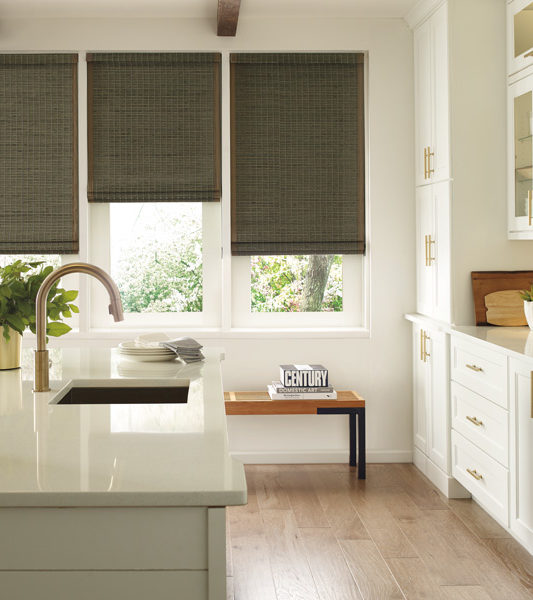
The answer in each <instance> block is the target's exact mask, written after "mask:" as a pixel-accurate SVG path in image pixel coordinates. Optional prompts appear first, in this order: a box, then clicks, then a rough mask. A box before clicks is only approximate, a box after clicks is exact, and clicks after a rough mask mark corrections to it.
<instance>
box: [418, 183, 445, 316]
mask: <svg viewBox="0 0 533 600" xmlns="http://www.w3.org/2000/svg"><path fill="white" fill-rule="evenodd" d="M450 193H451V185H450V182H447V181H444V182H441V183H437V184H434V185H429V186H422V187H419V188H417V190H416V202H417V210H416V214H417V227H416V231H417V233H416V235H417V252H416V256H417V310H418V312H419V313H421V314H424V315H427V316H429V317H433V318H435V319H438V320H440V321H449V320H450V319H451V294H450V277H451V274H450V268H451V260H450Z"/></svg>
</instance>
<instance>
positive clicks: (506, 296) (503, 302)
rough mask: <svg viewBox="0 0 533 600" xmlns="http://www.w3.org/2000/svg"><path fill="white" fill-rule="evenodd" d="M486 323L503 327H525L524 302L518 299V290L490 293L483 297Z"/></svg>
mask: <svg viewBox="0 0 533 600" xmlns="http://www.w3.org/2000/svg"><path fill="white" fill-rule="evenodd" d="M485 307H486V309H487V323H489V325H501V326H503V327H520V326H522V325H527V321H526V317H525V315H524V301H523V300H522V298H520V290H504V291H502V292H492V293H491V294H487V295H486V296H485Z"/></svg>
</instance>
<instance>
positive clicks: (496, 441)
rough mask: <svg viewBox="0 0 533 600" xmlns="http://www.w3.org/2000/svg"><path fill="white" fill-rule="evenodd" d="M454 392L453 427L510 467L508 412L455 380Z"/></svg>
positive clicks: (452, 392) (453, 383)
mask: <svg viewBox="0 0 533 600" xmlns="http://www.w3.org/2000/svg"><path fill="white" fill-rule="evenodd" d="M451 394H452V427H453V429H455V430H456V431H458V432H459V433H462V434H463V435H464V437H465V438H467V439H468V440H469V441H470V442H473V443H474V444H475V445H476V446H478V447H479V448H481V450H483V451H484V452H486V453H487V454H489V455H490V456H492V458H495V459H496V460H497V461H498V462H500V463H501V464H502V465H503V466H504V467H508V466H509V413H508V412H507V411H506V410H504V409H503V408H501V407H500V406H497V405H496V404H494V403H493V402H491V401H490V400H487V399H486V398H483V397H482V396H479V395H478V394H476V393H475V392H472V391H471V390H469V389H467V388H465V387H463V386H462V385H461V384H459V383H456V382H453V381H452V386H451Z"/></svg>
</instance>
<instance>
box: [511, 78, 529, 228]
mask: <svg viewBox="0 0 533 600" xmlns="http://www.w3.org/2000/svg"><path fill="white" fill-rule="evenodd" d="M509 113H510V119H509V120H510V122H509V194H508V196H509V237H510V238H511V239H533V75H530V76H528V77H526V78H525V79H522V80H520V81H519V82H517V83H515V84H513V85H511V86H509Z"/></svg>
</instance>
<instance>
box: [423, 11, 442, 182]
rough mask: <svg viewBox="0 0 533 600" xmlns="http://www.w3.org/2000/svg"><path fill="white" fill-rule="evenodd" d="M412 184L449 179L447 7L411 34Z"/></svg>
mask: <svg viewBox="0 0 533 600" xmlns="http://www.w3.org/2000/svg"><path fill="white" fill-rule="evenodd" d="M414 55H415V114H416V118H415V122H416V132H415V146H416V147H415V152H416V157H415V165H416V184H417V185H425V184H428V183H433V182H436V181H443V180H446V179H449V177H450V134H449V131H450V121H449V91H448V7H447V5H443V6H442V7H441V8H440V9H439V10H437V11H436V12H435V13H434V14H432V15H431V17H430V18H429V19H427V21H425V22H424V23H422V24H421V25H420V26H419V27H417V28H416V30H415V32H414Z"/></svg>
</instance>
